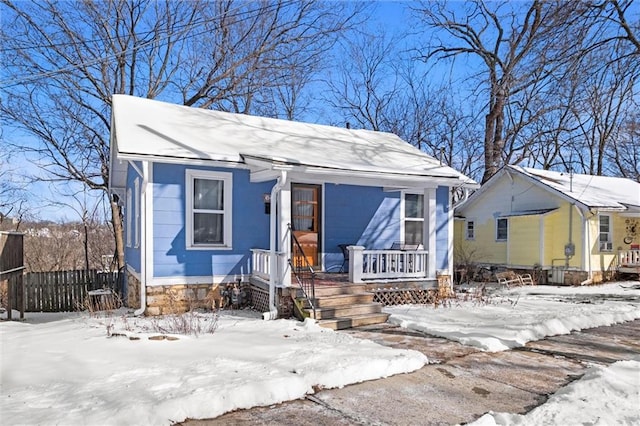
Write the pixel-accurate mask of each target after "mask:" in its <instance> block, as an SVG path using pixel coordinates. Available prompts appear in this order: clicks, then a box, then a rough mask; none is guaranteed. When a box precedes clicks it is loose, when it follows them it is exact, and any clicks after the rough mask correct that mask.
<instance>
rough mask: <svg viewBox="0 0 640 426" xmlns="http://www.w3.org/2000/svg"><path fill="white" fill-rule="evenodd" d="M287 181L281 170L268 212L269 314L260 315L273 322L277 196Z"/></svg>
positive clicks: (276, 311) (276, 262)
mask: <svg viewBox="0 0 640 426" xmlns="http://www.w3.org/2000/svg"><path fill="white" fill-rule="evenodd" d="M286 181H287V172H286V171H285V170H282V171H281V172H280V176H279V177H278V180H277V182H276V184H275V185H273V188H271V211H270V212H269V220H270V225H269V312H264V313H263V314H262V319H264V320H274V319H277V318H278V307H277V306H276V280H277V279H278V278H279V277H278V259H277V258H276V249H277V247H276V226H277V210H278V204H279V203H278V201H277V200H278V195H279V193H280V190H281V189H282V187H283V186H284V185H285V183H286Z"/></svg>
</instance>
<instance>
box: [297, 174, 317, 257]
mask: <svg viewBox="0 0 640 426" xmlns="http://www.w3.org/2000/svg"><path fill="white" fill-rule="evenodd" d="M320 190H321V187H320V185H305V184H295V183H294V184H292V185H291V221H292V225H293V226H292V228H293V235H294V236H295V237H296V239H297V240H298V242H299V243H300V246H301V247H302V251H303V252H304V257H305V258H306V259H307V261H308V262H309V264H310V265H311V266H315V267H317V266H319V265H320V259H319V253H320V226H321V224H320V212H321V210H320ZM292 244H295V241H294V240H293V239H292ZM297 252H298V251H297V250H296V249H295V247H292V253H297ZM299 260H301V259H298V258H294V262H297V261H299Z"/></svg>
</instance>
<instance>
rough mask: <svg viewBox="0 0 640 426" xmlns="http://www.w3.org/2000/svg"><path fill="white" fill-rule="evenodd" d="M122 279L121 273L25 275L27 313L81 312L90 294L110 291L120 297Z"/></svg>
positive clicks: (57, 272) (71, 272) (94, 271)
mask: <svg viewBox="0 0 640 426" xmlns="http://www.w3.org/2000/svg"><path fill="white" fill-rule="evenodd" d="M122 278H123V276H122V274H121V273H118V272H99V271H97V270H89V271H85V270H79V271H56V272H30V273H28V274H25V275H24V307H25V311H27V312H65V311H75V310H78V309H80V308H81V307H82V306H83V303H84V302H85V301H86V298H87V295H88V292H89V291H92V290H98V289H102V288H109V289H111V290H113V291H114V292H115V293H117V294H121V293H122ZM12 296H13V295H12ZM15 296H16V297H17V295H15ZM14 300H16V299H14ZM16 301H17V300H16Z"/></svg>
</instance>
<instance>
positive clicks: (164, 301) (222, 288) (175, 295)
mask: <svg viewBox="0 0 640 426" xmlns="http://www.w3.org/2000/svg"><path fill="white" fill-rule="evenodd" d="M232 285H233V286H236V284H180V285H159V286H149V287H147V309H146V310H145V314H146V315H170V314H181V313H184V312H188V311H190V310H193V309H208V310H212V309H214V308H219V307H222V308H230V307H231V306H232V305H233V306H235V307H244V306H247V305H249V304H250V302H251V295H250V293H251V290H250V288H249V285H248V284H240V286H239V287H238V290H237V291H235V293H234V288H232V287H231V286H232Z"/></svg>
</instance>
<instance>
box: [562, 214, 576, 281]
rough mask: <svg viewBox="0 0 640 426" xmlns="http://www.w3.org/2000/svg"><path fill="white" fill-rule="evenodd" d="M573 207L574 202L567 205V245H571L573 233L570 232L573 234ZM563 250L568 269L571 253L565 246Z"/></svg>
mask: <svg viewBox="0 0 640 426" xmlns="http://www.w3.org/2000/svg"><path fill="white" fill-rule="evenodd" d="M574 207H575V204H570V205H569V247H571V246H573V235H572V234H573V208H574ZM574 250H575V249H574ZM564 251H565V253H564V257H565V267H566V268H567V269H569V260H571V258H572V257H573V255H572V254H570V253H569V251H570V249H569V250H567V248H565V250H564Z"/></svg>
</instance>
